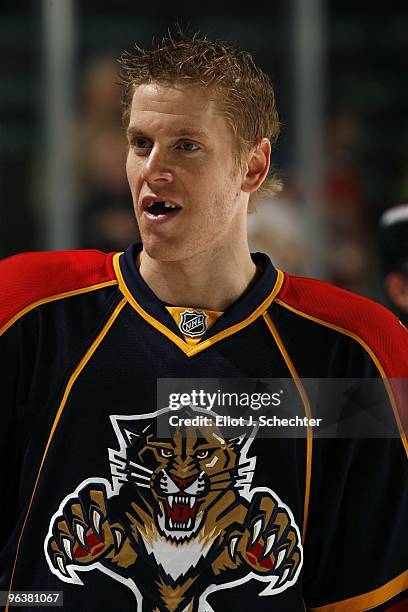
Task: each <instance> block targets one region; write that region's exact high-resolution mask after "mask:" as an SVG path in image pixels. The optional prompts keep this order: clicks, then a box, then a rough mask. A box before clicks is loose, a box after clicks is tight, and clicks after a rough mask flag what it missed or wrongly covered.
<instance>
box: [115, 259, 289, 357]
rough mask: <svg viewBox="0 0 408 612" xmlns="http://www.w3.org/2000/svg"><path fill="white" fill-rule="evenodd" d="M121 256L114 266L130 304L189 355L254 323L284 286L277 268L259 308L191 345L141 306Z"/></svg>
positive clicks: (121, 287) (281, 274) (121, 288)
mask: <svg viewBox="0 0 408 612" xmlns="http://www.w3.org/2000/svg"><path fill="white" fill-rule="evenodd" d="M119 257H120V253H119V254H116V255H115V256H114V257H113V267H114V269H115V273H116V276H117V279H118V281H119V289H120V291H121V292H122V293H123V295H124V296H125V297H126V299H127V300H128V302H129V303H130V305H131V306H132V307H133V308H134V309H135V310H136V312H137V313H138V314H139V315H140V316H141V317H143V319H145V321H147V322H148V323H150V325H152V326H153V327H154V328H155V329H157V330H158V331H159V332H161V333H162V334H163V335H165V336H166V337H167V338H168V339H169V340H171V341H172V342H174V344H176V345H177V346H178V347H179V349H181V350H182V351H183V353H184V354H185V355H186V356H187V357H192V356H193V355H196V354H197V353H201V351H204V350H205V349H206V348H208V347H210V346H212V345H213V344H215V343H216V342H219V341H220V340H223V339H224V338H227V337H228V336H231V335H232V334H234V333H235V332H237V331H240V330H241V329H243V328H244V327H247V326H248V325H250V324H251V323H253V321H255V319H257V318H258V317H259V316H261V315H262V314H263V313H264V311H265V310H266V309H267V308H269V306H270V305H271V304H272V302H273V301H274V299H275V297H276V295H277V294H278V293H279V291H280V288H281V287H282V283H283V279H284V275H283V272H281V271H280V270H277V278H276V282H275V286H274V287H273V289H272V291H271V293H270V294H269V295H268V296H267V297H266V298H265V299H264V301H263V302H262V303H261V304H260V305H259V306H258V308H256V309H255V310H254V311H253V312H252V313H251V314H250V315H249V316H248V317H247V318H246V319H244V320H243V321H240V322H239V323H236V324H235V325H232V326H231V327H228V329H224V330H223V331H221V332H219V333H218V334H215V335H214V336H213V337H212V338H208V339H207V340H203V341H201V342H199V343H198V344H196V345H195V346H191V345H190V344H188V343H187V342H185V341H184V340H182V339H181V338H179V336H177V335H176V334H175V333H174V332H172V331H171V330H170V329H168V328H167V327H166V326H165V325H163V323H161V322H160V321H158V320H157V319H155V318H154V317H153V316H152V315H150V314H149V313H148V312H146V311H145V310H144V309H143V308H142V307H141V306H140V304H139V303H138V302H137V301H136V299H135V298H134V297H133V295H132V294H131V292H130V291H129V289H128V288H127V285H126V283H125V280H124V278H123V275H122V271H121V269H120V264H119Z"/></svg>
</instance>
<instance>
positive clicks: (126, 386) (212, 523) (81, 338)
mask: <svg viewBox="0 0 408 612" xmlns="http://www.w3.org/2000/svg"><path fill="white" fill-rule="evenodd" d="M140 249H141V245H140V244H134V245H131V246H130V247H129V249H128V250H127V251H126V252H125V253H116V254H109V255H107V254H104V253H102V252H99V251H92V250H88V251H64V252H51V253H31V254H22V255H17V256H14V257H11V258H9V259H7V260H4V261H3V262H1V263H0V284H1V288H2V289H1V296H2V299H1V308H0V351H1V353H0V354H1V360H2V361H1V388H2V409H1V419H2V427H1V434H0V436H1V438H0V439H1V446H0V454H1V465H2V470H1V477H0V499H1V502H0V503H1V523H0V551H1V552H0V590H3V591H10V592H11V593H17V592H22V591H38V592H47V593H48V592H50V593H51V592H52V593H54V592H55V593H56V592H60V591H61V592H62V596H63V608H64V610H67V611H69V612H74V611H75V612H78V611H82V610H83V611H84V612H85V611H86V612H93V611H95V612H96V611H100V610H105V611H107V612H109V611H116V610H121V611H126V610H129V611H130V610H140V611H150V612H153V611H160V612H162V611H163V612H164V611H172V612H186V611H191V612H193V611H194V612H197V611H200V612H210V611H211V610H223V611H224V610H231V611H234V612H238V611H242V612H244V611H245V612H246V611H247V610H248V609H250V608H251V606H256V608H257V610H259V612H263V611H265V612H266V611H268V612H270V611H272V610H276V611H279V612H285V611H287V612H297V611H299V612H300V611H304V610H314V611H316V612H343V611H344V612H357V611H360V610H369V609H378V610H380V609H387V608H388V607H389V606H391V605H392V603H393V602H394V601H398V600H400V599H401V598H402V597H403V593H404V590H405V589H406V588H407V586H408V569H407V557H408V553H407V546H406V542H407V462H406V454H407V449H408V444H407V440H406V436H405V433H404V431H405V430H406V410H407V405H406V399H405V400H404V397H406V396H405V395H404V394H405V390H404V385H403V381H404V380H405V379H406V378H407V373H408V333H407V331H406V329H405V328H403V326H402V325H401V324H400V322H399V321H398V320H397V319H396V318H395V317H394V315H392V314H391V313H390V312H389V311H388V310H386V309H385V308H383V307H382V306H380V305H378V304H376V303H374V302H372V301H370V300H368V299H366V298H363V297H360V296H357V295H354V294H351V293H349V292H346V291H343V290H341V289H338V288H335V287H333V286H330V285H328V284H326V283H323V282H321V281H316V280H312V279H308V278H298V277H293V276H290V275H288V274H285V273H283V272H281V271H280V270H277V269H275V268H274V267H273V265H272V264H271V262H270V260H269V259H268V257H266V256H265V255H263V254H259V253H258V254H254V255H253V259H254V262H255V263H256V265H257V266H258V268H259V270H260V273H259V275H258V277H257V279H256V280H255V282H254V283H253V284H252V285H251V286H250V287H249V289H248V290H247V291H246V292H245V293H244V294H243V295H242V296H241V297H240V298H239V299H238V300H237V301H236V302H235V303H234V304H233V305H232V306H230V307H229V308H228V309H227V310H226V311H225V312H223V313H221V312H215V313H214V312H206V310H205V309H194V308H190V307H189V305H188V304H186V306H185V308H180V307H175V306H174V305H171V304H164V303H163V302H161V301H160V300H159V299H158V298H157V297H156V296H155V295H154V293H153V292H152V291H151V290H150V288H149V287H148V286H147V284H146V283H145V282H144V280H143V278H142V277H141V275H140V274H139V271H138V269H137V266H136V257H137V253H138V252H139V250H140ZM178 379H183V380H184V381H185V380H195V381H197V380H200V379H203V380H208V379H211V380H212V379H217V380H222V379H226V380H228V381H234V380H236V381H242V380H248V381H254V380H255V381H259V380H263V379H265V380H281V381H287V380H290V381H293V384H294V388H295V390H296V393H297V401H298V403H299V406H300V410H303V415H304V416H305V417H313V415H314V414H315V406H314V403H313V398H311V397H309V395H308V391H307V388H306V385H305V383H304V381H306V380H309V379H318V380H324V379H355V380H361V379H364V380H368V379H376V380H378V381H379V382H380V384H381V388H382V390H383V393H384V397H386V402H387V406H388V409H389V411H390V414H391V415H392V419H393V423H394V425H395V432H396V434H395V436H390V437H387V438H385V437H384V438H379V437H361V436H359V437H338V436H335V435H333V436H329V437H326V438H324V437H323V438H321V437H319V436H317V435H316V432H315V430H314V428H313V423H312V425H308V426H307V428H306V432H305V435H304V436H279V435H278V436H274V437H270V438H268V437H265V436H262V435H261V434H260V429H257V427H256V426H253V427H249V428H248V427H247V428H246V431H243V430H244V429H245V428H241V429H242V430H240V432H239V434H237V435H229V434H228V432H227V429H226V428H225V427H224V426H223V425H222V424H221V425H219V424H218V422H217V419H216V416H217V415H216V411H215V412H214V410H211V411H207V412H205V410H202V409H199V408H196V407H195V406H194V405H193V404H191V403H190V404H188V405H184V406H182V405H178V406H169V404H168V403H166V402H164V401H162V398H161V394H160V393H159V387H158V381H165V382H166V381H177V380H178ZM398 381H400V382H401V383H402V384H401V385H399V384H398ZM367 409H368V410H369V409H370V406H368V407H367ZM206 415H210V416H211V418H210V419H209V420H207V421H203V420H202V419H205V418H207V417H206ZM171 417H172V418H173V420H172V421H171V420H170V419H171ZM200 418H201V421H200ZM174 419H176V421H174ZM194 419H196V420H194ZM161 421H164V422H167V423H168V424H169V423H170V422H171V423H172V424H171V426H170V425H169V429H168V433H167V434H166V435H164V433H163V431H162V432H160V431H159V428H158V423H159V422H161ZM22 601H24V600H22ZM26 601H27V605H28V600H26ZM6 609H7V608H6Z"/></svg>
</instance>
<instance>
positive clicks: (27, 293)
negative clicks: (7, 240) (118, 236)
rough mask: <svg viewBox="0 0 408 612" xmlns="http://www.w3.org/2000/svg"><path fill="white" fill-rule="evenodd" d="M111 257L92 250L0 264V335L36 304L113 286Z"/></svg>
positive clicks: (33, 255) (44, 254)
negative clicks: (109, 285)
mask: <svg viewBox="0 0 408 612" xmlns="http://www.w3.org/2000/svg"><path fill="white" fill-rule="evenodd" d="M112 256H113V254H110V255H107V254H106V253H102V252H101V251H96V250H77V251H75V250H73V251H49V252H34V253H21V254H19V255H13V256H12V257H8V258H7V259H3V260H2V261H0V293H1V295H2V298H3V299H2V300H1V304H0V331H2V330H4V327H5V326H7V327H9V325H10V324H12V323H13V322H14V320H15V319H16V318H18V317H19V316H21V315H22V314H24V313H25V312H26V311H27V310H28V309H31V308H33V307H34V306H36V305H38V304H41V303H44V302H46V301H48V300H51V299H57V298H58V297H64V296H68V295H72V294H75V293H76V292H81V291H86V290H91V289H92V288H97V287H98V286H103V285H104V284H106V283H110V282H115V273H114V270H113V266H112Z"/></svg>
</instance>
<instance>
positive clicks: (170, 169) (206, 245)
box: [126, 83, 247, 261]
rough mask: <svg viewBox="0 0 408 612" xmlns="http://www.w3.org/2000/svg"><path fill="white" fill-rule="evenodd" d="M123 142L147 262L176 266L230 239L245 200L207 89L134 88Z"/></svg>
mask: <svg viewBox="0 0 408 612" xmlns="http://www.w3.org/2000/svg"><path fill="white" fill-rule="evenodd" d="M128 140H129V152H128V157H127V164H126V169H127V176H128V180H129V185H130V189H131V192H132V197H133V203H134V208H135V212H136V218H137V221H138V224H139V229H140V234H141V237H142V241H143V245H144V249H145V250H146V252H147V253H148V254H149V255H150V256H151V257H152V258H154V259H158V260H161V261H180V260H183V259H186V258H189V257H192V256H194V255H196V254H199V253H204V252H209V251H210V250H212V249H214V248H217V245H219V244H220V243H221V242H224V241H228V240H234V239H235V240H236V239H237V230H238V228H239V227H240V226H241V227H242V223H243V218H244V217H245V216H246V203H247V194H245V193H243V192H241V184H242V177H241V175H240V174H239V172H238V170H237V167H236V162H235V158H234V149H233V135H232V132H231V130H230V128H229V127H228V124H227V123H226V120H225V118H224V117H223V116H222V115H221V113H220V112H219V110H218V108H217V104H216V102H215V101H214V100H213V99H212V98H211V94H210V92H209V91H208V90H206V89H203V88H199V87H194V88H191V87H189V88H185V87H176V86H166V85H160V84H154V83H153V84H148V85H140V86H139V87H138V88H137V89H136V91H135V93H134V96H133V101H132V106H131V113H130V121H129V127H128ZM165 203H166V204H165Z"/></svg>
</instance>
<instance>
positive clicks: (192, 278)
mask: <svg viewBox="0 0 408 612" xmlns="http://www.w3.org/2000/svg"><path fill="white" fill-rule="evenodd" d="M137 263H138V266H139V271H140V274H141V276H142V278H143V279H144V281H145V282H146V283H147V284H148V285H149V287H150V289H151V290H152V291H153V292H154V293H155V295H156V296H157V297H158V298H159V299H160V300H162V301H163V302H166V303H167V304H172V305H173V306H189V307H191V308H206V309H208V310H219V311H224V310H226V308H228V306H230V305H231V304H232V303H233V302H235V301H236V300H237V299H238V298H239V297H240V295H242V294H243V293H244V291H245V290H246V289H247V288H248V287H249V285H250V284H251V283H252V282H253V280H254V278H255V276H256V266H255V264H254V262H253V261H252V259H251V256H250V253H249V249H248V244H247V242H245V243H241V244H237V243H235V244H234V245H231V244H222V245H220V246H218V247H217V248H212V249H211V250H209V251H205V252H202V253H198V254H196V255H193V256H192V257H190V258H188V259H185V260H182V261H158V260H156V259H153V258H151V257H150V256H149V255H148V253H147V252H146V251H145V250H144V249H143V250H142V252H141V253H140V255H139V257H138V262H137Z"/></svg>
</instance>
